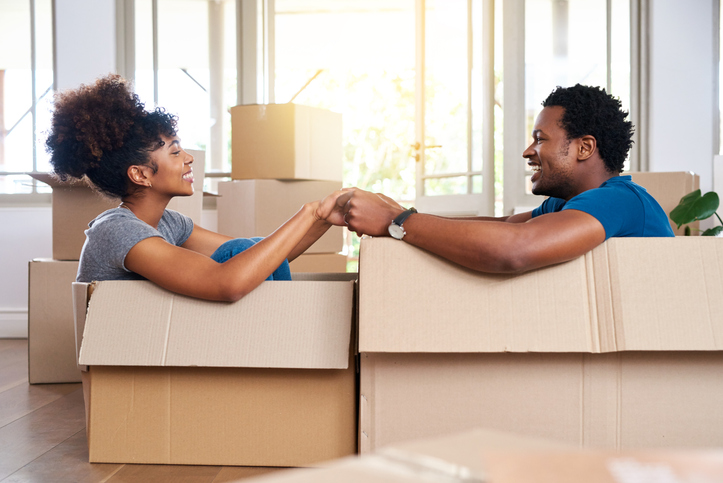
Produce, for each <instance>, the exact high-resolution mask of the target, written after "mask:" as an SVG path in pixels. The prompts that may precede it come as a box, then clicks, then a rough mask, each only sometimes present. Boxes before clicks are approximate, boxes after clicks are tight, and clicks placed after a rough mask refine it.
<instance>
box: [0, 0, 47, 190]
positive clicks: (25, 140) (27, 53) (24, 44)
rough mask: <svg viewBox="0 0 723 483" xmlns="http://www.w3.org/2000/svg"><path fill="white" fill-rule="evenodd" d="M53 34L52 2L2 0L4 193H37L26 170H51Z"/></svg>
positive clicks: (0, 182)
mask: <svg viewBox="0 0 723 483" xmlns="http://www.w3.org/2000/svg"><path fill="white" fill-rule="evenodd" d="M52 34H53V29H52V3H51V0H28V1H20V0H0V45H2V46H3V48H2V49H0V193H5V194H14V193H32V192H33V191H34V189H35V188H34V183H33V182H32V180H31V179H30V178H29V177H28V176H25V175H23V174H22V173H26V172H31V171H48V170H49V169H50V167H49V163H48V155H47V154H46V152H45V147H44V140H45V139H44V136H43V134H42V133H43V132H44V131H46V130H47V129H48V127H49V125H50V102H51V101H52V97H53V44H52V42H53V40H52ZM10 46H12V48H11V47H10Z"/></svg>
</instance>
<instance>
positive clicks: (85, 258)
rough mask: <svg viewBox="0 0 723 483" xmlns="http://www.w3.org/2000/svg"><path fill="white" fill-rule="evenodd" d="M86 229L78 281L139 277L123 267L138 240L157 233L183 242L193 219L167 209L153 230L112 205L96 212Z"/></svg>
mask: <svg viewBox="0 0 723 483" xmlns="http://www.w3.org/2000/svg"><path fill="white" fill-rule="evenodd" d="M88 226H89V228H88V229H87V230H85V244H84V245H83V251H82V252H81V253H80V265H79V266H78V275H77V276H76V281H78V282H86V283H89V282H93V281H100V280H142V279H143V277H141V276H140V275H138V274H137V273H133V272H131V271H130V270H128V269H127V268H126V267H125V264H124V262H125V258H126V255H128V252H129V251H130V249H131V248H133V247H134V246H135V244H136V243H138V242H139V241H141V240H145V239H146V238H150V237H152V236H159V237H161V238H163V239H164V240H166V241H167V242H168V243H171V244H173V245H176V246H181V245H183V244H184V243H186V240H188V237H189V236H191V232H192V231H193V220H191V219H190V218H189V217H187V216H186V215H182V214H181V213H178V212H177V211H173V210H166V211H165V212H164V213H163V216H162V217H161V220H160V221H159V222H158V229H157V230H156V229H155V228H153V227H152V226H151V225H149V224H148V223H146V222H144V221H141V220H139V219H138V218H137V217H136V215H134V214H133V212H132V211H130V210H128V209H125V208H113V209H112V210H108V211H105V212H103V213H101V214H100V215H98V217H97V218H96V219H95V220H93V221H91V222H90V223H89V224H88Z"/></svg>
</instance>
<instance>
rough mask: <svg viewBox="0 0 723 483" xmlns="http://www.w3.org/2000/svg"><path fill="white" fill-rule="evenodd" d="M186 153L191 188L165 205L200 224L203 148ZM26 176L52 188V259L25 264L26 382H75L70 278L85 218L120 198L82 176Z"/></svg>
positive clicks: (75, 267) (82, 240) (82, 239)
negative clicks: (190, 168) (189, 158)
mask: <svg viewBox="0 0 723 483" xmlns="http://www.w3.org/2000/svg"><path fill="white" fill-rule="evenodd" d="M188 152H189V153H191V154H192V155H193V156H194V158H195V161H194V163H193V168H194V173H195V180H194V188H195V193H194V195H193V196H190V197H187V198H176V199H173V200H172V201H171V203H170V204H169V205H168V208H170V209H173V210H176V211H180V212H181V213H183V214H185V215H188V216H190V217H191V218H192V219H193V222H194V223H200V221H201V208H202V203H203V178H204V171H205V170H204V162H205V152H204V151H193V150H188ZM31 176H32V177H33V178H35V179H36V180H38V181H41V182H43V183H45V184H47V185H48V186H50V187H51V188H52V189H53V193H52V195H51V200H52V201H51V202H52V210H53V215H52V223H53V228H52V244H53V258H52V259H35V260H31V261H30V262H29V264H28V380H29V382H30V384H43V383H63V382H80V371H78V367H77V364H76V359H75V332H74V329H73V306H72V297H71V293H72V291H71V287H72V285H71V284H72V283H73V282H75V276H76V273H77V271H78V260H79V259H80V252H81V250H82V248H83V243H85V230H86V229H87V228H88V223H89V222H90V221H92V220H93V219H94V218H95V217H96V216H98V215H99V214H101V213H102V212H104V211H106V210H109V209H111V208H115V207H117V206H118V204H119V202H118V200H112V199H110V198H106V197H103V196H102V195H100V194H98V193H96V192H95V191H94V190H93V189H92V188H91V187H90V186H89V185H88V184H87V183H85V182H83V181H78V182H67V183H62V182H60V181H59V180H58V179H57V178H55V177H53V176H52V175H51V174H49V173H33V174H31Z"/></svg>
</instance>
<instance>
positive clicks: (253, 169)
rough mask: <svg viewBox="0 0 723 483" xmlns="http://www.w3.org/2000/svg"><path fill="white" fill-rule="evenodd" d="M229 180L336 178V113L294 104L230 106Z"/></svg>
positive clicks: (340, 159) (338, 148)
mask: <svg viewBox="0 0 723 483" xmlns="http://www.w3.org/2000/svg"><path fill="white" fill-rule="evenodd" d="M231 131H232V141H231V153H232V155H231V156H232V158H231V166H232V171H231V177H232V178H233V179H319V180H330V181H341V180H342V163H343V155H342V144H341V143H342V141H341V135H342V132H341V114H338V113H335V112H331V111H328V110H326V109H319V108H316V107H309V106H302V105H299V104H259V105H256V104H255V105H245V106H235V107H232V108H231Z"/></svg>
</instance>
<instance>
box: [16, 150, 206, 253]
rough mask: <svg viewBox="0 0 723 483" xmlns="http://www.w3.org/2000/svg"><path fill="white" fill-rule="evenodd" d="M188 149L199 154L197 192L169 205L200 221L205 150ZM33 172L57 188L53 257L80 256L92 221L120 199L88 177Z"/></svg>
mask: <svg viewBox="0 0 723 483" xmlns="http://www.w3.org/2000/svg"><path fill="white" fill-rule="evenodd" d="M188 152H189V153H191V154H192V155H193V156H194V158H195V161H194V163H193V170H194V173H195V179H194V187H195V189H196V192H195V193H194V194H193V196H191V197H187V198H186V199H181V198H176V199H174V200H171V203H170V204H169V205H168V207H169V208H170V209H173V210H176V211H180V212H181V213H183V214H185V215H188V216H190V217H191V218H192V219H193V222H194V223H200V222H201V208H202V206H203V177H204V176H203V173H204V168H203V165H204V158H205V152H204V151H194V150H188ZM30 176H32V177H33V178H35V179H37V180H38V181H41V182H43V183H45V184H47V185H48V186H50V187H51V188H53V193H52V195H51V199H52V206H53V259H55V260H78V259H80V251H81V250H82V248H83V243H85V230H87V229H88V223H90V222H91V221H92V220H93V219H94V218H95V217H96V216H98V215H99V214H101V213H103V212H104V211H106V210H109V209H111V208H116V207H118V205H119V204H120V201H119V200H116V199H111V198H108V197H105V196H103V195H101V194H99V193H98V192H96V191H95V190H93V189H92V188H91V187H90V186H89V185H88V184H87V183H86V182H84V181H75V182H66V183H62V182H60V181H59V180H58V179H57V178H55V177H54V176H53V175H51V174H49V173H30Z"/></svg>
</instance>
